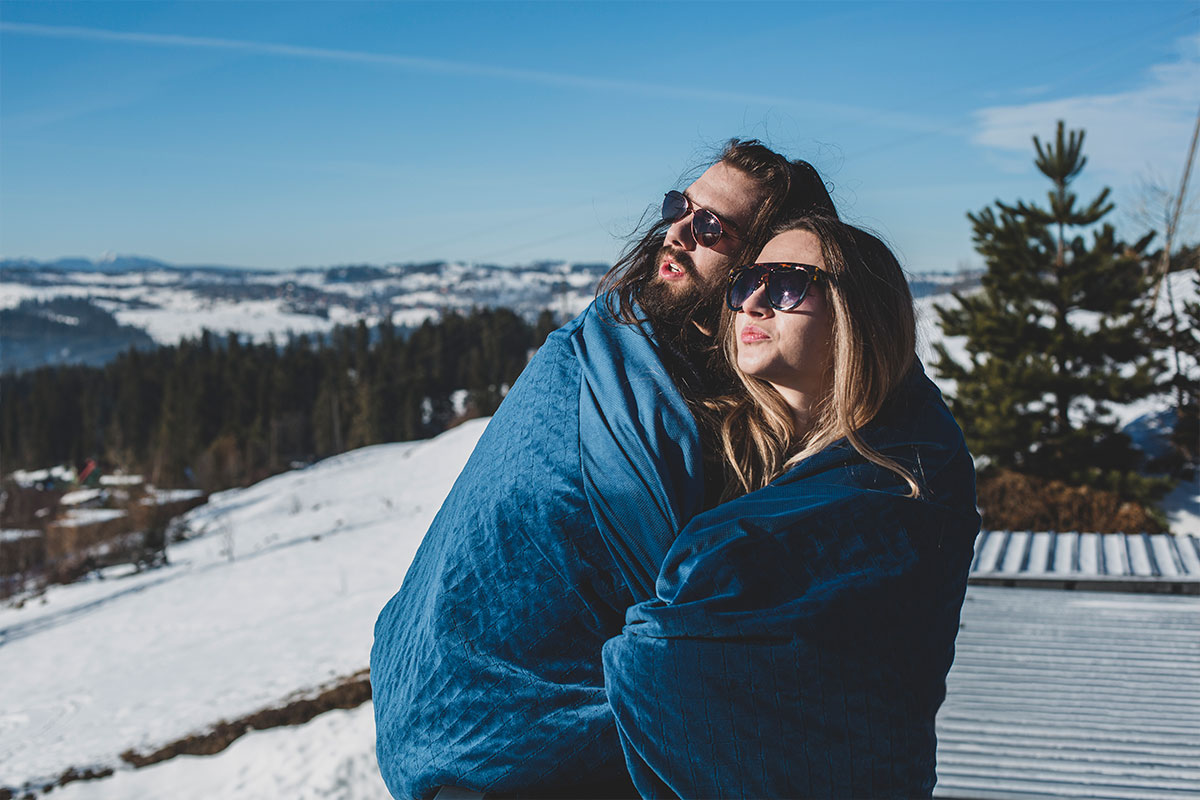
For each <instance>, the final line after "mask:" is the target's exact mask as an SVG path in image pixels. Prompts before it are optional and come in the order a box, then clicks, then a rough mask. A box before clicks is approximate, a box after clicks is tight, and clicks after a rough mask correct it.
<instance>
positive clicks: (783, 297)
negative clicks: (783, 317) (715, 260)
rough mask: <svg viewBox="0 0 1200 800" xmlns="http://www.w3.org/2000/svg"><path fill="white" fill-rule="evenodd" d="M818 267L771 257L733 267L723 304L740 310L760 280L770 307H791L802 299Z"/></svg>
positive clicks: (782, 309) (759, 284) (787, 308)
mask: <svg viewBox="0 0 1200 800" xmlns="http://www.w3.org/2000/svg"><path fill="white" fill-rule="evenodd" d="M821 274H822V272H821V270H819V269H817V268H816V267H814V266H813V265H812V264H792V263H790V262H782V261H772V262H770V263H764V264H747V265H746V266H743V267H735V268H734V270H733V272H731V273H729V288H728V289H726V290H725V305H727V306H729V308H730V309H731V310H732V311H741V310H742V306H743V305H745V304H746V301H747V300H749V299H750V295H752V294H754V292H755V291H756V290H757V289H758V287H759V286H761V285H762V284H764V283H765V284H766V285H767V302H769V303H770V304H771V308H776V309H779V310H780V311H791V310H792V309H793V308H795V307H796V306H798V305H800V304H801V303H803V302H804V296H805V295H807V294H808V287H810V286H812V284H813V281H815V280H818V278H819V277H820V275H821Z"/></svg>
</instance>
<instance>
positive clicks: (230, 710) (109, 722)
mask: <svg viewBox="0 0 1200 800" xmlns="http://www.w3.org/2000/svg"><path fill="white" fill-rule="evenodd" d="M485 424H486V422H485V421H482V420H476V421H472V422H469V423H467V424H465V425H463V426H461V427H458V428H455V429H453V430H451V431H449V432H447V433H445V434H443V435H441V436H439V437H437V438H436V439H432V440H429V441H426V442H416V443H402V444H391V445H379V446H375V447H368V448H364V449H362V450H357V451H354V452H351V453H347V454H344V455H342V456H338V457H335V458H331V459H328V460H326V461H323V462H320V463H318V464H316V465H314V466H312V467H309V468H308V469H304V470H299V471H295V472H290V473H286V474H284V475H279V476H276V477H274V478H271V479H268V480H266V481H263V482H262V483H259V484H257V485H255V486H253V487H250V488H248V489H245V490H239V491H231V492H226V493H224V494H221V495H216V496H214V497H213V498H212V499H211V500H210V502H209V503H208V504H206V505H204V506H201V507H199V508H197V509H195V510H193V511H192V512H191V513H190V514H189V515H188V517H187V519H188V522H189V524H190V525H191V526H192V527H193V528H194V529H195V530H197V531H201V530H202V531H204V533H203V534H202V535H199V536H198V537H197V538H195V539H193V540H190V541H188V542H185V543H181V544H178V545H174V546H172V547H171V548H170V550H169V557H170V561H171V563H170V566H168V567H166V568H164V569H158V570H153V571H150V572H145V573H141V574H121V573H120V572H117V571H110V572H109V573H108V575H107V576H106V577H105V579H104V580H91V581H87V582H83V583H78V584H73V585H69V586H56V587H52V588H51V589H50V590H49V591H47V592H46V594H45V595H44V596H43V597H41V598H38V599H35V600H33V601H30V602H28V603H26V604H25V606H24V607H23V608H19V609H18V608H11V607H9V608H2V609H0V675H3V676H4V680H3V681H0V787H6V786H7V787H13V788H16V787H21V786H23V785H25V784H26V783H27V782H33V783H34V784H36V785H40V784H41V783H42V782H50V781H51V780H52V779H54V778H55V777H57V776H58V775H59V774H61V773H62V772H63V771H64V770H65V769H67V768H68V767H76V768H80V769H88V768H97V767H112V768H115V769H117V770H129V769H130V767H129V766H128V765H126V764H124V762H122V761H121V760H120V759H119V754H120V753H122V752H123V751H125V750H127V749H130V748H132V749H134V750H136V751H138V752H141V753H146V752H150V751H153V750H154V749H156V748H157V747H159V746H162V745H164V744H166V743H169V742H171V741H174V740H176V739H179V738H182V737H184V736H186V735H188V734H192V733H202V732H204V731H206V730H207V729H208V728H209V727H210V726H212V725H214V724H215V723H217V722H218V721H220V720H229V719H234V718H237V717H240V716H243V715H246V714H249V713H251V712H254V711H257V710H259V709H262V708H264V707H268V706H272V705H276V704H278V703H280V701H282V700H284V699H285V698H287V697H288V696H289V695H292V694H293V693H295V692H298V691H305V690H311V689H313V688H315V687H318V686H321V685H323V684H327V683H328V682H330V681H332V680H334V679H336V678H339V677H343V676H348V675H351V674H353V673H355V672H357V671H358V670H361V669H363V668H364V667H365V666H367V660H368V654H369V651H370V647H371V642H372V626H373V625H374V622H375V617H376V615H377V614H378V613H379V610H380V609H381V608H382V607H383V605H384V603H385V602H386V601H387V599H388V598H389V597H390V596H391V595H392V594H393V593H394V592H395V591H396V589H397V588H398V587H399V585H400V581H401V579H402V578H403V576H404V572H405V570H406V569H407V568H408V564H409V562H410V561H411V559H412V557H413V554H414V552H415V551H416V548H417V545H418V544H419V542H420V539H421V536H422V535H423V534H424V532H425V529H426V528H427V527H428V525H429V523H430V522H431V521H432V519H433V516H434V514H435V513H436V512H437V509H438V507H439V506H440V505H441V501H442V499H443V498H444V497H445V495H446V493H447V492H448V491H449V490H450V486H451V485H452V483H453V481H454V478H455V477H456V476H457V475H458V472H459V470H460V469H461V468H462V465H463V463H465V461H466V459H467V456H468V455H469V454H470V452H471V450H472V448H473V447H474V445H475V441H476V440H477V439H478V437H479V435H480V434H481V433H482V431H483V428H484V426H485ZM355 713H356V714H358V716H359V717H361V719H360V720H359V721H357V722H349V721H347V722H344V723H336V722H335V721H334V720H335V718H336V717H331V718H330V719H328V720H326V719H325V717H327V716H329V715H322V716H321V717H318V718H317V719H316V720H314V721H313V722H311V723H309V724H308V725H305V726H302V727H301V728H293V729H283V730H286V731H290V734H289V733H285V732H280V731H266V732H260V733H256V734H253V735H252V736H251V737H249V739H248V743H246V744H243V745H241V746H240V747H237V748H230V750H229V751H227V752H226V754H222V755H220V756H216V757H209V758H203V759H187V758H184V759H182V760H181V761H180V763H181V764H183V765H186V764H187V763H189V762H190V761H196V762H197V763H199V764H201V766H198V767H196V769H197V770H198V771H201V772H205V773H208V772H209V771H210V770H213V769H217V770H218V771H217V772H213V773H212V780H213V781H217V782H220V781H221V780H225V779H226V778H228V780H229V781H231V783H230V784H229V785H228V786H225V787H223V788H221V789H220V790H217V789H216V787H215V786H212V787H210V788H211V789H212V791H205V792H201V793H200V794H196V795H194V796H197V797H200V796H206V797H231V796H240V797H247V798H249V797H271V796H278V797H299V796H313V797H316V796H347V797H349V796H354V797H358V796H371V795H359V794H353V795H336V794H335V795H324V794H321V793H314V794H309V795H305V794H303V793H298V792H296V791H293V788H288V787H294V786H295V785H298V784H294V783H288V781H296V780H298V777H297V776H298V773H297V772H296V766H295V765H296V764H297V763H299V762H297V760H296V759H297V758H299V756H298V755H297V753H296V749H297V748H298V747H300V745H298V744H289V745H284V746H283V749H286V750H288V752H289V753H291V755H289V756H288V757H287V758H282V757H281V758H279V759H275V758H273V759H272V760H271V761H270V762H268V763H258V764H257V766H256V767H254V768H251V769H250V772H251V773H254V775H253V779H254V780H255V781H260V783H253V782H250V783H247V782H246V781H247V780H249V779H248V778H246V777H245V776H242V777H239V770H241V769H242V767H241V766H238V765H239V764H242V765H245V764H251V763H254V759H253V758H251V759H250V760H249V761H239V759H240V758H241V756H239V755H238V754H239V753H245V752H247V750H249V752H256V751H255V749H254V748H255V747H260V746H259V745H256V744H254V742H257V741H265V742H268V744H263V745H261V747H262V748H266V749H268V750H269V749H270V748H272V747H274V746H275V745H271V744H269V742H272V741H280V740H282V739H286V738H288V736H289V735H292V736H295V735H300V737H301V738H304V736H307V735H308V734H307V733H304V734H297V731H300V730H304V731H312V732H314V733H313V734H312V735H314V736H317V737H325V736H328V737H329V738H330V739H332V740H336V741H335V743H334V744H331V745H329V747H320V748H318V749H319V750H321V751H322V752H325V753H326V755H328V754H329V753H331V752H333V753H336V752H343V751H347V752H349V751H353V753H354V754H355V755H354V756H353V758H352V759H351V761H352V762H354V763H358V762H357V761H354V759H359V760H361V759H363V758H368V757H371V758H373V756H372V755H371V754H372V752H373V747H374V734H373V733H372V731H371V729H372V727H373V726H372V725H371V724H370V722H369V710H368V711H367V712H366V714H367V716H365V717H364V716H363V715H362V712H355ZM343 716H344V717H345V716H353V715H343ZM357 718H358V717H356V718H355V719H357ZM362 720H367V721H366V722H364V721H362ZM346 737H358V738H356V739H352V740H351V739H348V738H346ZM297 741H298V740H297ZM355 743H356V744H355ZM314 746H315V745H314ZM330 747H332V748H333V749H332V750H330V749H329V748H330ZM339 748H340V749H339ZM302 761H304V763H305V764H306V767H305V768H306V769H317V768H318V765H317V764H316V763H315V762H313V761H312V760H311V759H302ZM221 765H228V769H229V770H230V774H229V775H228V776H225V777H221V773H220V770H221V769H225V767H222V766H221ZM327 766H329V765H327ZM218 767H220V769H218ZM180 769H187V767H186V766H176V765H174V764H172V763H170V762H167V763H165V764H163V765H160V766H156V767H150V768H146V769H145V770H140V771H138V772H137V774H136V775H131V776H128V777H126V776H121V775H118V777H116V778H110V779H104V780H99V781H94V782H87V783H82V784H79V785H78V786H74V787H72V788H70V791H71V792H72V793H73V794H72V795H70V796H91V795H90V794H88V793H90V792H93V791H95V792H104V791H110V789H108V788H105V787H108V786H113V787H118V786H119V787H124V788H119V789H115V788H114V789H111V791H112V792H114V793H113V794H102V795H99V796H105V797H125V798H133V797H147V798H149V797H176V796H181V795H180V794H179V793H178V792H176V791H161V789H162V788H163V787H162V786H159V787H158V788H153V787H154V784H153V781H154V776H155V775H161V774H164V773H165V774H174V771H176V770H180ZM341 769H342V767H338V766H337V765H332V766H330V770H331V771H330V772H329V774H328V775H327V776H326V777H327V778H328V780H330V781H336V780H338V775H340V774H341V772H339V770H341ZM346 769H354V770H357V767H353V768H351V767H347V768H346ZM366 772H367V773H368V774H371V775H372V776H373V777H374V780H375V782H376V783H378V782H379V778H378V776H377V775H375V774H374V773H373V771H372V770H366ZM143 775H144V776H145V777H143ZM276 779H278V780H279V781H280V782H281V783H280V784H279V785H278V793H275V790H272V791H270V792H268V791H266V789H265V788H264V787H265V786H266V785H269V784H270V783H271V781H274V780H276ZM188 780H189V782H190V781H191V780H192V779H191V778H189V779H188ZM121 781H124V782H123V783H122V782H121ZM139 781H147V782H148V783H147V784H146V786H147V788H146V789H144V790H143V789H140V788H137V786H140V785H141V784H140V783H139ZM264 782H265V783H264ZM330 785H332V784H330ZM236 786H242V787H243V790H239V791H243V793H242V794H237V793H236V792H235V791H234V790H235V788H236ZM377 788H381V785H380V787H377ZM309 791H310V792H318V787H317V785H316V784H314V786H312V787H310V789H309ZM75 793H77V794H75Z"/></svg>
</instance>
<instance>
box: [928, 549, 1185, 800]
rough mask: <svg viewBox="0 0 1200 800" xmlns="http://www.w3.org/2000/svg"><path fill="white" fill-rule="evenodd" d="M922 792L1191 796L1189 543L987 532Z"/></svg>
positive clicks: (964, 797) (965, 796) (989, 799)
mask: <svg viewBox="0 0 1200 800" xmlns="http://www.w3.org/2000/svg"><path fill="white" fill-rule="evenodd" d="M946 689H947V694H946V702H945V703H944V704H943V706H942V708H941V710H940V711H939V713H938V718H937V734H938V764H937V773H938V782H937V786H936V787H935V789H934V796H935V797H938V798H945V799H946V800H950V799H951V798H954V799H956V800H993V799H994V798H1030V799H1031V800H1032V799H1034V798H1109V799H1111V800H1118V799H1122V800H1123V799H1124V798H1162V799H1164V800H1165V799H1166V798H1180V800H1182V799H1183V798H1191V799H1192V800H1196V799H1197V798H1200V539H1198V538H1197V537H1194V536H1168V535H1156V536H1147V535H1141V534H1139V535H1124V534H1078V533H1031V532H1007V531H989V532H984V533H981V534H980V536H979V539H978V540H977V542H976V557H975V561H974V563H973V564H972V570H971V575H970V579H969V585H968V588H967V596H966V601H965V603H964V605H963V612H962V625H961V628H960V630H959V634H958V640H957V643H956V655H955V659H954V666H953V667H952V668H951V670H950V674H949V675H948V676H947V679H946Z"/></svg>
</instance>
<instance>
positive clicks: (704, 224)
mask: <svg viewBox="0 0 1200 800" xmlns="http://www.w3.org/2000/svg"><path fill="white" fill-rule="evenodd" d="M692 233H693V234H695V236H696V241H697V242H699V243H700V244H702V245H704V246H705V247H712V246H713V245H714V244H716V243H717V242H718V241H719V240H720V239H721V220H719V219H717V217H716V215H715V214H713V213H712V212H711V211H705V210H704V209H700V210H699V211H697V212H696V214H695V215H694V216H693V217H692Z"/></svg>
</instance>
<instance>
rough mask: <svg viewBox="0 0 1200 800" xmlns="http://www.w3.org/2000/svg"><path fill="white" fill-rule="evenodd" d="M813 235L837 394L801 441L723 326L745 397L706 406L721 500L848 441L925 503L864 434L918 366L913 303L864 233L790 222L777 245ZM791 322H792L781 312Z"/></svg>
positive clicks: (782, 405)
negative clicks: (718, 461) (743, 364)
mask: <svg viewBox="0 0 1200 800" xmlns="http://www.w3.org/2000/svg"><path fill="white" fill-rule="evenodd" d="M796 230H799V231H808V232H809V233H812V234H813V235H814V236H816V237H817V239H818V240H819V241H820V243H821V256H822V259H823V260H824V262H825V273H826V274H825V275H824V276H823V277H825V278H828V280H822V281H820V282H819V283H818V284H814V285H813V287H812V288H811V289H810V291H824V292H825V293H826V304H827V305H828V307H829V309H830V313H831V315H832V325H831V330H832V333H831V341H830V347H831V348H832V358H831V359H830V364H831V366H830V370H831V372H832V374H831V375H830V376H829V381H828V384H829V386H830V387H831V388H830V391H829V392H828V393H827V394H826V396H825V397H824V398H822V399H821V400H820V401H819V402H818V403H817V405H816V408H815V409H813V413H812V417H811V420H812V422H811V425H810V427H809V429H808V431H806V432H797V430H796V426H795V422H794V419H793V416H792V411H791V409H790V408H789V406H788V405H787V403H786V402H784V399H783V397H782V396H780V394H779V393H778V392H777V391H775V389H774V388H773V387H772V386H771V385H770V384H769V383H767V382H766V381H764V380H762V379H760V378H755V377H753V376H751V375H747V374H746V373H744V372H742V371H741V370H740V369H739V368H738V366H737V339H736V334H735V331H734V325H733V318H734V314H733V313H732V312H729V313H727V314H726V315H725V316H724V317H722V320H721V331H720V334H719V335H720V337H721V340H722V343H723V347H724V350H725V355H726V359H727V361H728V363H729V365H730V366H731V367H732V369H733V371H734V372H735V373H736V374H737V377H738V379H739V380H740V381H741V383H742V385H743V386H744V387H745V392H744V393H741V392H739V393H737V394H735V395H728V396H724V397H718V398H714V399H710V400H707V401H704V403H703V408H702V409H700V411H701V413H700V416H701V419H702V424H705V426H706V427H707V428H708V429H709V430H710V431H712V432H713V433H715V434H716V438H717V442H718V446H719V448H720V450H721V451H722V454H723V455H724V462H725V463H724V466H725V470H726V482H725V493H724V495H723V496H722V500H728V499H732V498H733V497H737V496H739V495H741V494H743V493H746V492H752V491H754V490H756V489H760V488H762V487H763V486H766V485H767V484H768V483H770V482H771V481H772V480H774V479H775V478H776V477H778V476H779V475H780V474H782V473H783V472H784V471H786V470H787V469H788V468H790V467H791V466H792V465H794V464H796V463H797V462H798V461H800V460H801V459H804V458H807V457H808V456H810V455H813V454H814V453H817V452H819V451H821V450H823V449H824V448H826V447H828V446H829V445H831V444H833V443H834V442H835V441H837V440H838V439H841V438H843V437H845V438H846V439H847V440H848V441H849V442H850V444H851V445H852V446H853V447H854V449H855V450H857V451H858V452H859V453H860V454H862V456H863V458H865V459H867V460H868V461H871V462H873V463H875V464H878V465H879V466H881V467H884V468H885V469H888V470H891V471H892V472H894V473H896V474H897V475H899V476H900V477H901V478H902V479H903V480H904V481H905V482H906V483H907V484H908V487H909V496H910V497H919V496H921V487H920V486H919V485H918V484H917V482H916V480H915V479H914V478H913V476H912V474H911V473H910V472H909V471H908V470H906V469H904V467H902V466H900V465H899V464H898V463H896V462H895V461H894V460H892V459H890V458H887V457H886V456H883V455H881V454H880V453H878V452H877V451H875V450H874V449H872V448H871V447H870V446H869V445H867V444H866V442H864V441H863V440H862V438H861V437H860V436H859V434H858V431H859V430H860V429H861V428H862V427H863V426H864V425H866V424H867V423H868V422H870V421H871V420H872V419H874V417H875V415H876V414H878V413H879V410H880V408H882V407H883V404H884V402H885V401H886V400H887V398H888V396H889V395H890V394H891V392H892V390H893V389H894V388H895V387H896V385H897V384H899V383H900V381H901V380H902V379H903V378H904V375H905V374H906V373H907V372H908V370H909V368H910V367H911V366H912V364H913V361H914V359H915V358H916V353H915V345H916V330H915V327H916V325H915V318H914V314H913V301H912V293H911V292H910V291H909V288H908V281H907V280H906V279H905V277H904V271H903V270H902V269H901V268H900V263H899V262H898V261H897V260H896V257H895V256H894V255H892V252H891V250H889V249H888V247H887V245H885V244H884V243H883V242H881V241H880V240H879V239H878V238H877V237H875V236H873V235H871V234H870V233H867V232H866V231H864V230H861V229H859V228H856V227H854V226H853V225H849V224H847V223H845V222H841V221H839V220H837V219H833V218H830V217H826V216H806V217H801V218H798V219H794V220H791V221H789V222H785V223H783V224H782V225H780V226H779V227H778V228H776V229H775V231H774V233H775V235H779V234H781V233H786V232H787V231H796ZM777 313H786V312H777Z"/></svg>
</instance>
